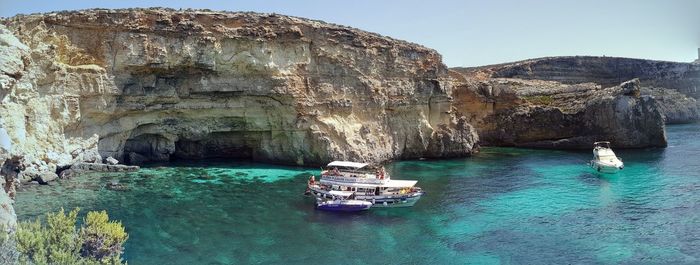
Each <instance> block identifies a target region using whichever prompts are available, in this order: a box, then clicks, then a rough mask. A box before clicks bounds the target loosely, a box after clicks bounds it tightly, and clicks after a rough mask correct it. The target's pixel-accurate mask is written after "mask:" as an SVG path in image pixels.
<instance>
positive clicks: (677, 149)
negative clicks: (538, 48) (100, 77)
mask: <svg viewBox="0 0 700 265" xmlns="http://www.w3.org/2000/svg"><path fill="white" fill-rule="evenodd" d="M668 136H669V143H670V144H669V147H668V148H666V149H641V150H620V151H618V152H617V153H618V155H619V156H621V157H622V158H623V161H624V162H625V165H626V167H625V169H624V170H623V171H622V172H620V173H618V174H614V175H599V174H597V173H594V172H593V171H592V170H590V169H588V168H587V167H586V166H585V163H586V162H587V161H588V160H589V159H590V157H591V156H592V154H591V152H590V151H585V152H569V151H547V150H530V149H515V148H484V149H483V150H482V152H481V153H480V154H478V155H476V156H474V157H471V158H466V159H455V160H436V161H403V162H396V163H392V164H390V165H388V166H387V170H388V171H389V172H390V173H392V176H394V178H396V179H415V180H418V181H419V186H421V187H422V188H423V189H425V190H427V192H428V193H427V194H426V195H425V196H424V197H423V198H422V199H421V200H420V201H419V202H418V203H417V204H416V205H415V206H414V207H412V208H402V209H371V210H370V211H368V212H365V213H360V214H338V213H327V212H320V211H317V210H314V207H313V200H310V199H308V198H304V197H303V196H302V193H303V191H304V188H305V182H306V179H307V177H308V176H309V175H310V174H318V173H319V169H316V168H294V167H280V166H271V165H264V164H253V163H243V162H229V163H224V162H209V163H198V164H191V165H186V164H180V165H168V166H165V167H155V166H154V167H150V168H145V169H143V170H142V171H141V172H139V173H133V174H116V175H90V176H83V177H80V178H76V179H72V180H67V181H61V182H60V183H55V184H54V185H52V186H33V187H28V188H26V189H25V190H24V191H23V192H21V193H20V194H19V200H18V203H17V205H16V207H17V212H18V214H19V217H20V219H28V218H32V217H36V216H39V215H42V214H43V213H44V212H47V211H55V210H57V209H60V208H61V207H66V208H72V207H77V206H79V207H81V208H82V209H83V213H84V212H85V210H102V209H105V210H107V211H109V213H110V215H111V217H113V218H115V219H120V220H122V221H123V223H124V225H125V226H126V228H127V230H128V232H129V234H130V238H129V240H128V242H127V244H126V252H125V258H126V259H127V260H128V262H129V264H133V265H139V264H659V263H662V264H671V263H672V264H700V159H699V157H700V125H698V124H694V125H679V126H669V127H668ZM111 181H119V182H120V183H122V184H125V185H126V186H127V187H128V189H129V190H128V191H112V190H107V189H106V188H104V187H105V184H106V183H108V182H111Z"/></svg>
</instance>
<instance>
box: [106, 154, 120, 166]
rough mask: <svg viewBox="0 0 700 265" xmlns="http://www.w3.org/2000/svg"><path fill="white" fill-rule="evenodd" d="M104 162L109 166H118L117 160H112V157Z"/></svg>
mask: <svg viewBox="0 0 700 265" xmlns="http://www.w3.org/2000/svg"><path fill="white" fill-rule="evenodd" d="M105 162H106V163H107V164H109V165H116V164H119V160H116V159H114V157H111V156H110V157H107V159H105Z"/></svg>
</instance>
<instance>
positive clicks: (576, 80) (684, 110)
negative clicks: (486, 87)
mask: <svg viewBox="0 0 700 265" xmlns="http://www.w3.org/2000/svg"><path fill="white" fill-rule="evenodd" d="M453 70H455V71H457V72H459V73H461V74H464V75H467V76H469V77H473V78H477V79H482V80H483V79H484V78H516V79H525V80H546V81H556V82H560V83H564V84H581V83H596V84H598V85H601V86H603V87H611V86H615V85H617V84H620V83H622V82H624V81H627V80H631V79H634V78H638V79H639V80H640V84H641V86H642V87H643V88H644V89H643V90H642V94H644V95H653V96H655V97H657V99H658V103H659V105H660V106H661V108H662V109H663V113H664V115H665V116H666V119H667V122H668V123H686V122H694V121H698V120H700V115H699V113H700V105H699V104H698V102H697V99H700V92H699V91H698V88H700V65H699V64H693V63H678V62H665V61H653V60H643V59H631V58H616V57H592V56H572V57H548V58H539V59H531V60H525V61H520V62H514V63H506V64H499V65H490V66H483V67H474V68H454V69H453ZM665 90H667V91H665Z"/></svg>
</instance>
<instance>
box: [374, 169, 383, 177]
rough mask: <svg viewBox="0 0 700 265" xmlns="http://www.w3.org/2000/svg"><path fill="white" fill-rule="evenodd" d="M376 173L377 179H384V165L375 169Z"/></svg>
mask: <svg viewBox="0 0 700 265" xmlns="http://www.w3.org/2000/svg"><path fill="white" fill-rule="evenodd" d="M376 174H377V177H379V179H384V167H381V168H379V169H377V172H376Z"/></svg>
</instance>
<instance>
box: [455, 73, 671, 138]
mask: <svg viewBox="0 0 700 265" xmlns="http://www.w3.org/2000/svg"><path fill="white" fill-rule="evenodd" d="M640 90H641V88H640V85H639V80H636V79H635V80H632V81H629V82H625V83H623V84H621V85H619V86H615V87H609V88H602V87H601V86H600V85H596V84H592V83H587V84H577V85H567V84H562V83H558V82H552V81H533V80H520V79H501V78H497V79H489V80H486V81H475V80H471V81H469V82H465V83H463V84H462V85H459V86H457V88H456V91H455V98H456V101H457V102H462V103H463V105H457V106H456V109H457V110H458V111H460V112H461V113H462V114H463V115H465V116H466V117H469V120H468V121H469V122H470V123H472V124H474V125H475V126H476V127H477V130H478V132H479V136H480V138H481V140H482V141H483V143H484V144H486V145H502V146H522V147H537V148H591V145H592V143H593V142H595V141H601V140H608V141H612V143H613V145H614V146H615V147H623V148H636V147H665V146H666V144H667V143H666V137H665V131H664V122H663V116H662V114H661V112H660V108H659V106H658V104H657V101H656V100H655V99H654V98H653V97H649V96H641V95H640V94H641V91H640Z"/></svg>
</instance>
